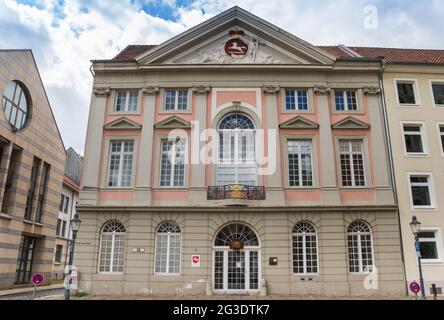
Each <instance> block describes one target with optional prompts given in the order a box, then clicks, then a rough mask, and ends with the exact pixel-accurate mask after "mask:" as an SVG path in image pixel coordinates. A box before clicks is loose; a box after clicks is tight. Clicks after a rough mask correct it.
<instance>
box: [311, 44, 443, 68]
mask: <svg viewBox="0 0 444 320" xmlns="http://www.w3.org/2000/svg"><path fill="white" fill-rule="evenodd" d="M318 48H320V49H322V50H325V51H327V52H329V53H330V54H332V55H334V56H336V57H337V58H347V57H352V55H351V54H348V53H346V52H345V51H343V50H342V49H341V48H340V47H339V46H330V47H328V46H319V47H318ZM347 48H348V49H351V50H353V51H355V52H356V53H358V54H359V55H361V56H362V57H364V58H379V57H384V59H385V60H387V62H388V63H418V64H421V63H430V64H444V50H432V49H402V48H371V47H347Z"/></svg>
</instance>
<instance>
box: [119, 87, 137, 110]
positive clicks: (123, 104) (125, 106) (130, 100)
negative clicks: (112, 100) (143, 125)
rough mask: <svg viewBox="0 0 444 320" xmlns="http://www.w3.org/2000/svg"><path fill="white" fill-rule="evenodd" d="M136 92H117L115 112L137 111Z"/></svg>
mask: <svg viewBox="0 0 444 320" xmlns="http://www.w3.org/2000/svg"><path fill="white" fill-rule="evenodd" d="M138 95H139V92H138V91H137V90H129V91H117V96H116V106H115V111H117V112H135V111H137V100H138Z"/></svg>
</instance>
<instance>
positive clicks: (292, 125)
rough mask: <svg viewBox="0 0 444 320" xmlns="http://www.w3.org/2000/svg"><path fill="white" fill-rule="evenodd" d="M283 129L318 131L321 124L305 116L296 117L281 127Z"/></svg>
mask: <svg viewBox="0 0 444 320" xmlns="http://www.w3.org/2000/svg"><path fill="white" fill-rule="evenodd" d="M279 128H281V129H317V128H319V124H317V123H316V122H314V121H311V120H309V119H306V118H304V117H303V116H296V117H294V118H291V119H290V120H287V121H285V122H283V123H281V124H280V125H279Z"/></svg>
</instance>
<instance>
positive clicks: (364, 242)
mask: <svg viewBox="0 0 444 320" xmlns="http://www.w3.org/2000/svg"><path fill="white" fill-rule="evenodd" d="M347 247H348V267H349V271H350V272H351V273H362V272H371V271H373V250H372V248H373V239H372V231H371V229H370V226H369V225H368V224H367V223H366V222H364V221H355V222H353V223H351V224H350V225H349V227H348V229H347Z"/></svg>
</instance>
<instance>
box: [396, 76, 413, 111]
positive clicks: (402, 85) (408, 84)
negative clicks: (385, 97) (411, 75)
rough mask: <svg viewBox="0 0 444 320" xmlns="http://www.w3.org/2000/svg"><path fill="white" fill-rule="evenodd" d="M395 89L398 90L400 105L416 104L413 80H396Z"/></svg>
mask: <svg viewBox="0 0 444 320" xmlns="http://www.w3.org/2000/svg"><path fill="white" fill-rule="evenodd" d="M396 90H397V92H398V102H399V104H400V105H403V104H404V105H415V104H417V102H418V101H417V100H418V99H417V97H416V89H415V82H414V81H408V80H407V81H405V80H398V81H396Z"/></svg>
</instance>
